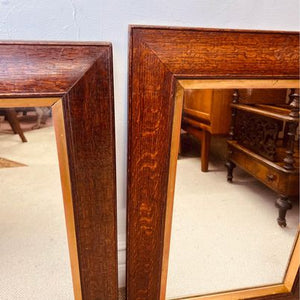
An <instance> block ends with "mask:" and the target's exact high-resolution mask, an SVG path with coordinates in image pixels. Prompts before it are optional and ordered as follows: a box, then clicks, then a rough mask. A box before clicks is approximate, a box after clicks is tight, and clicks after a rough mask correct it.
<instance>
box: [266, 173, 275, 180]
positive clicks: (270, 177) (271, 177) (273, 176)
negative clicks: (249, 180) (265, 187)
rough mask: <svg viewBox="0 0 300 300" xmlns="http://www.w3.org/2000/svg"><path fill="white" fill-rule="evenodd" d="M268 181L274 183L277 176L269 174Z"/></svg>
mask: <svg viewBox="0 0 300 300" xmlns="http://www.w3.org/2000/svg"><path fill="white" fill-rule="evenodd" d="M267 179H268V181H274V180H275V179H276V175H274V174H268V175H267Z"/></svg>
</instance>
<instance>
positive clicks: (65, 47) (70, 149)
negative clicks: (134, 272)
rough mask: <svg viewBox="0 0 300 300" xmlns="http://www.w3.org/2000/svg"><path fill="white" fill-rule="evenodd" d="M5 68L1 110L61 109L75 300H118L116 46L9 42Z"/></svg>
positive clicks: (0, 78)
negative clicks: (114, 69)
mask: <svg viewBox="0 0 300 300" xmlns="http://www.w3.org/2000/svg"><path fill="white" fill-rule="evenodd" d="M0 64H1V68H0V98H1V99H0V104H1V103H5V105H6V106H14V105H16V106H22V104H23V103H24V106H27V105H28V104H36V103H38V104H39V105H42V104H43V103H44V105H49V104H54V113H55V112H57V111H58V112H60V113H62V114H63V117H61V116H58V115H56V116H55V117H56V123H55V124H54V125H55V126H56V135H57V141H58V143H59V146H58V151H59V159H60V168H61V176H62V183H63V185H64V186H63V191H64V198H65V199H64V200H65V209H66V212H65V214H66V216H67V218H66V222H67V227H68V228H67V231H68V239H69V247H70V248H71V249H70V255H71V258H72V273H73V284H74V285H76V286H75V287H74V290H75V297H76V298H75V299H76V300H77V299H78V300H79V299H83V300H117V297H118V282H117V280H118V278H117V227H116V224H117V223H116V175H115V139H114V104H113V72H112V47H111V45H110V44H108V43H86V44H85V43H67V42H66V43H56V42H53V43H38V42H37V43H35V42H33V43H26V42H11V43H10V42H3V43H0ZM54 95H55V96H60V97H59V98H61V100H57V98H54V97H53V96H54ZM48 96H51V98H49V97H48ZM36 97H38V98H40V99H41V98H42V99H41V100H39V99H37V98H36ZM35 99H37V100H35ZM55 99H56V100H57V101H58V102H53V100H55ZM60 101H61V103H59V102H60ZM15 103H16V104H15ZM62 118H63V122H62ZM63 129H64V130H65V132H61V130H63ZM60 132H61V133H60ZM66 153H67V158H66ZM69 185H70V186H69Z"/></svg>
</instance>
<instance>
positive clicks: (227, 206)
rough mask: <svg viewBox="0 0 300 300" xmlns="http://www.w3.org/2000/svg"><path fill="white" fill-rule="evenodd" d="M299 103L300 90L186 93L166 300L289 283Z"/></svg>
mask: <svg viewBox="0 0 300 300" xmlns="http://www.w3.org/2000/svg"><path fill="white" fill-rule="evenodd" d="M298 109H299V95H298V90H297V89H290V88H285V89H282V88H281V89H249V88H247V86H245V87H244V88H239V89H234V88H232V89H220V88H215V89H199V90H188V89H186V90H185V91H184V97H183V109H182V112H180V113H182V118H181V125H180V126H178V125H177V126H178V128H180V133H179V132H177V133H174V134H175V135H176V134H177V135H178V136H180V142H179V151H178V160H177V170H176V183H175V195H174V207H173V219H172V230H171V242H170V253H169V267H168V276H167V291H166V298H167V299H179V298H180V299H181V298H186V297H193V296H199V295H205V294H212V293H220V292H225V291H231V290H240V289H248V288H254V287H261V286H268V285H274V284H279V283H282V282H283V281H284V278H285V276H286V274H287V270H288V266H289V264H290V259H291V256H292V254H293V250H294V246H295V241H296V237H297V236H298V226H299V225H298V224H299V201H298V194H299V193H298V190H299V185H298V181H299V160H298V158H299V151H298V149H299V139H298V134H297V130H298V129H297V128H298V120H299V112H298ZM175 126H176V124H175V125H174V128H175ZM173 139H174V135H173ZM176 153H177V152H176ZM174 159H177V157H176V158H174ZM226 167H227V168H226ZM274 203H275V204H276V207H277V208H276V207H275V205H274ZM276 219H277V220H276ZM277 223H278V224H279V225H280V226H278V224H277ZM294 255H295V253H294ZM296 255H298V254H296ZM296 268H298V267H297V266H296ZM195 299H196V298H195ZM226 299H227V298H226Z"/></svg>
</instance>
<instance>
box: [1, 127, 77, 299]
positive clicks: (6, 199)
mask: <svg viewBox="0 0 300 300" xmlns="http://www.w3.org/2000/svg"><path fill="white" fill-rule="evenodd" d="M26 138H27V139H28V142H27V143H22V142H21V140H20V138H19V136H18V135H13V134H10V133H5V134H0V156H1V157H3V158H5V159H7V160H9V161H17V162H21V163H22V164H26V165H27V166H25V167H22V168H1V169H0V195H1V201H0V259H1V264H0V274H1V276H0V299H1V300H28V299H30V300H71V299H74V297H73V288H72V280H71V272H70V263H69V254H68V246H67V237H66V229H65V218H64V211H63V201H62V194H61V186H60V177H59V169H58V161H57V150H56V143H55V135H54V131H53V128H52V127H48V128H42V129H38V130H33V131H27V132H26Z"/></svg>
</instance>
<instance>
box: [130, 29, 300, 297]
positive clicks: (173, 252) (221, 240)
mask: <svg viewBox="0 0 300 300" xmlns="http://www.w3.org/2000/svg"><path fill="white" fill-rule="evenodd" d="M129 73H130V74H129V139H128V143H129V146H128V206H127V299H128V300H131V299H143V300H166V299H195V300H196V299H197V300H200V299H203V300H204V299H211V300H212V299H222V300H224V299H228V300H229V299H250V298H251V299H296V297H297V296H296V294H297V292H298V281H297V279H296V278H297V276H298V275H297V274H298V271H299V239H298V235H299V233H298V228H299V215H298V213H299V212H298V210H299V209H297V207H298V206H297V205H298V201H297V200H298V199H297V193H298V188H297V183H296V182H297V180H298V178H299V175H298V174H299V171H298V170H299V166H298V161H297V158H295V157H294V146H295V144H297V143H294V142H291V140H292V139H294V138H295V136H296V132H295V131H294V130H292V131H293V133H291V131H290V130H288V129H286V130H284V129H283V127H284V126H285V125H286V124H289V122H292V123H293V122H294V121H295V122H294V123H295V124H298V120H299V112H298V109H299V95H298V94H297V92H298V90H297V89H298V88H299V39H298V32H274V31H250V30H222V29H199V28H176V27H151V26H150V27H149V26H131V27H130V54H129ZM280 93H281V96H280V97H279V96H278V95H279V94H280ZM195 94H196V96H195V97H194V96H193V95H195ZM255 95H258V96H257V97H256V96H255ZM262 95H264V96H262ZM270 95H272V96H270ZM193 97H194V98H193ZM249 97H250V98H249ZM255 97H256V98H255ZM278 97H279V98H280V99H281V100H280V101H279V102H280V103H278V102H276V101H275V99H277V98H278ZM196 98H197V99H198V100H195V99H196ZM207 99H210V104H209V105H205V104H204V103H205V101H206V100H207ZM228 99H229V101H227V100H228ZM231 99H233V103H232V104H230V102H231ZM247 99H248V100H247ZM249 99H250V100H249ZM253 99H254V100H253ZM258 99H259V100H258ZM270 99H272V100H271V101H270ZM239 100H241V101H240V102H239ZM197 101H198V102H197ZM212 103H215V110H214V113H212V107H213V104H212ZM224 103H226V106H223V104H224ZM268 104H280V105H279V106H280V107H281V108H280V111H281V109H287V110H286V111H285V113H284V114H285V116H287V118H288V119H286V120H285V121H282V123H280V124H281V125H280V126H279V127H280V129H279V127H278V132H277V133H276V134H275V136H276V137H279V136H280V134H283V136H286V137H287V136H289V138H288V140H290V142H287V144H289V146H288V147H290V148H289V149H287V150H285V152H284V155H287V154H288V155H289V158H290V159H291V158H292V157H293V158H292V162H291V161H290V160H289V159H287V158H286V157H285V158H283V160H284V161H290V162H291V163H292V164H293V163H295V169H297V170H296V171H295V169H293V168H294V167H293V168H292V169H293V171H292V172H293V174H295V173H297V175H296V177H295V181H293V182H292V183H291V184H290V186H291V187H292V189H294V192H291V190H290V188H288V183H287V181H286V180H284V179H278V178H280V175H279V174H277V173H276V175H274V174H269V173H268V172H267V169H268V168H267V167H266V166H269V168H272V167H275V165H274V160H273V161H272V162H271V163H269V162H268V161H267V159H266V158H265V157H266V156H260V155H258V154H257V153H256V152H255V151H256V150H253V148H251V149H252V150H253V151H254V154H253V153H252V152H251V151H252V150H251V151H250V150H249V151H248V150H247V151H245V152H243V151H244V150H245V149H244V148H245V147H246V146H245V145H246V144H243V147H240V145H239V146H238V147H239V151H241V152H239V154H238V155H237V156H239V155H240V156H239V159H240V158H241V157H242V152H243V155H244V156H243V158H244V159H245V161H243V162H241V160H239V159H237V157H235V156H234V155H235V154H236V151H237V150H236V148H235V146H233V142H235V140H238V139H237V138H236V137H235V135H234V134H237V132H240V133H242V134H243V133H244V132H245V131H246V130H247V129H248V128H252V127H253V126H254V125H253V124H260V125H259V126H258V127H255V126H254V129H253V128H252V136H254V137H256V136H260V132H261V131H262V127H261V126H263V127H264V126H265V125H262V124H265V123H264V122H261V121H258V122H256V121H255V122H254V121H253V119H252V117H251V118H250V117H249V116H248V115H246V117H243V118H240V117H239V115H240V113H237V112H239V111H240V108H241V106H242V107H243V109H242V110H243V111H244V112H245V111H247V110H248V109H250V110H251V112H250V113H255V114H258V115H259V118H261V116H263V117H268V118H269V117H270V115H269V114H266V113H265V109H266V107H267V108H268V109H269V108H270V107H269V106H268ZM283 107H285V108H283ZM198 108H201V109H202V112H199V111H198V112H197V109H198ZM276 109H277V108H275V111H274V110H273V108H272V112H271V118H270V119H274V118H275V119H277V120H278V118H279V115H277V113H279V111H278V110H276ZM231 110H232V112H231ZM281 112H282V113H283V111H281ZM217 113H219V114H221V116H219V119H217V123H218V124H219V128H220V130H224V131H225V132H228V134H229V133H230V136H231V137H233V138H232V139H231V141H230V139H229V138H227V137H228V134H225V132H222V133H223V135H224V134H225V135H224V136H225V144H224V143H223V142H222V141H221V142H222V143H223V144H221V147H219V148H221V150H222V151H225V152H226V155H224V157H222V159H221V160H219V161H217V162H216V163H215V162H210V160H209V165H208V163H207V159H206V160H205V159H203V157H206V156H207V155H206V154H207V153H208V152H209V150H208V149H209V147H208V146H203V145H205V143H206V145H207V143H208V145H209V140H210V138H211V135H213V134H214V133H216V136H217V135H218V134H219V133H221V132H219V131H217V130H216V131H213V129H211V128H210V127H211V126H212V125H211V122H212V119H213V118H215V116H216V115H217ZM247 113H248V112H247ZM273 113H274V114H273ZM210 114H211V117H210ZM225 115H227V116H228V118H225ZM275 115H276V116H277V117H278V118H277V117H275ZM251 116H252V115H251ZM189 117H190V118H189ZM197 117H198V118H199V119H200V120H202V121H203V120H204V121H203V122H202V123H203V124H202V125H201V127H200V126H198V125H197V124H196V122H197V121H199V119H197ZM290 117H295V119H289V118H290ZM239 118H240V119H239ZM228 119H229V121H228ZM242 119H243V121H245V120H246V121H248V120H251V122H250V125H248V124H243V126H242V125H238V124H237V122H238V121H239V122H240V123H239V124H241V122H242ZM268 120H269V119H268ZM184 121H185V123H183V122H184ZM276 122H277V121H276ZM280 122H281V121H280ZM294 123H293V124H294ZM230 124H231V125H230ZM268 126H269V125H268ZM268 126H267V127H268ZM271 127H272V126H271ZM292 127H293V126H291V127H289V128H292ZM294 127H297V126H294ZM226 128H227V129H226ZM240 128H242V130H240ZM264 128H265V127H264ZM196 129H197V130H196ZM225 129H226V130H227V131H226V130H225ZM237 129H239V130H237ZM269 129H270V127H268V130H269ZM279 131H280V134H279ZM283 131H284V132H286V134H284V132H283ZM288 131H289V132H290V133H289V134H287V132H288ZM207 132H208V133H207ZM253 132H254V133H253ZM186 136H188V137H186ZM190 136H194V137H196V139H195V140H197V138H198V139H200V140H201V143H200V146H199V147H201V149H200V151H201V164H202V165H201V168H200V159H199V162H197V159H198V157H197V158H195V157H192V159H185V157H188V156H189V155H187V156H185V155H184V154H182V152H186V151H185V150H183V148H188V150H190V149H191V148H192V150H193V149H194V148H193V147H191V145H194V144H197V141H194V140H193V139H190ZM263 136H264V138H266V136H268V138H267V142H263V143H260V142H255V143H254V145H257V144H259V145H264V144H265V143H266V145H269V137H270V132H269V131H268V134H266V135H263ZM283 139H284V138H281V140H283ZM296 140H297V138H296ZM212 142H213V141H212ZM274 143H275V142H274ZM276 143H277V141H276ZM179 144H180V147H179ZM212 144H213V143H212ZM217 144H218V141H217ZM287 144H285V142H284V145H287ZM195 147H197V145H196V146H195ZM179 148H180V149H179ZM211 148H212V147H211ZM228 149H229V150H228ZM242 150H243V151H242ZM197 151H198V150H196V152H197ZM245 153H246V154H245ZM252 154H253V155H252ZM210 155H211V154H210ZM180 156H183V158H184V159H182V158H180ZM192 156H193V155H192ZM178 158H179V159H178ZM247 159H248V161H247ZM259 159H262V160H263V162H262V163H261V166H260V167H258V164H259ZM293 159H294V160H293ZM295 160H296V161H295ZM184 161H185V162H184ZM188 161H189V162H188ZM194 161H195V163H194ZM220 161H221V163H220ZM226 161H227V166H231V167H229V168H228V173H227V172H226V170H225V166H224V164H226ZM246 161H247V162H246ZM190 162H191V163H190ZM187 165H189V166H190V167H189V168H187V169H184V168H186V167H185V166H187ZM192 165H193V166H195V169H193V170H192V169H191V168H192ZM235 165H238V167H237V169H239V171H236V172H237V173H239V172H240V173H239V174H237V177H235V176H233V178H234V179H233V183H230V181H232V169H233V166H235ZM176 166H177V173H176ZM245 166H247V167H245ZM253 166H255V167H253ZM197 168H198V169H197ZM288 168H289V167H288V166H287V165H285V167H283V165H280V167H278V168H277V167H275V169H276V170H277V171H279V169H280V170H281V171H282V172H283V173H284V174H287V173H286V171H285V170H287V169H288ZM201 169H202V170H201ZM262 169H264V170H265V172H266V173H264V176H265V177H266V179H263V180H262V179H260V174H261V173H260V172H261V171H260V170H262ZM268 170H269V169H268ZM207 171H208V172H207ZM244 171H246V172H244ZM281 171H280V172H281ZM243 172H244V173H243ZM219 174H223V175H222V176H221V177H220V178H221V179H220V180H219V181H218V179H217V176H219ZM249 174H250V175H249ZM211 176H215V177H214V178H212V179H211V180H213V181H208V178H210V177H211ZM253 176H254V177H255V178H254V177H253ZM284 176H286V175H284ZM226 178H227V179H226ZM235 178H236V179H235ZM256 179H259V180H256ZM175 180H176V184H175ZM227 180H228V181H229V182H227ZM223 182H224V183H223ZM250 182H252V183H253V184H254V185H253V186H251V183H250ZM275 182H276V184H277V183H278V182H280V183H282V182H284V184H282V186H283V188H285V189H288V190H289V192H285V191H283V190H280V191H279V190H278V186H277V185H276V187H275ZM182 183H185V184H183V185H180V184H182ZM271 184H272V186H270V185H271ZM270 187H271V188H270ZM240 188H241V190H243V191H242V195H243V196H240V194H239V195H238V194H236V192H237V190H238V189H240ZM228 189H229V190H230V193H233V194H230V195H231V196H229V197H227V193H228ZM245 189H247V192H250V193H252V194H251V195H252V196H253V197H256V196H257V195H259V196H260V198H259V199H257V201H258V202H255V203H257V204H254V202H253V201H254V200H252V199H254V198H252V196H249V195H250V194H247V193H246V194H245ZM190 190H193V193H192V194H194V195H196V198H195V199H194V198H192V197H191V196H190V194H188V192H190ZM274 191H277V192H278V193H279V196H278V197H279V199H281V200H277V201H276V206H277V207H278V208H279V216H278V211H277V209H276V207H275V206H274V202H275V199H276V198H278V197H277V195H278V193H277V194H276V193H274ZM269 192H270V193H271V194H270V195H269ZM174 193H175V196H174ZM216 193H217V195H215V196H216V197H215V198H213V197H212V196H213V194H216ZM285 193H288V194H290V195H292V196H293V197H294V196H295V199H293V201H291V200H290V199H288V197H287V196H286V195H285ZM267 194H268V195H267ZM180 195H181V197H180ZM182 195H183V196H182ZM268 197H269V198H268ZM247 199H251V203H248V204H247ZM264 199H269V200H265V201H264ZM270 199H272V200H270ZM180 200H182V201H180ZM237 200H239V201H237ZM255 201H256V200H255ZM292 202H293V205H294V206H295V207H294V209H291V210H290V211H291V212H292V211H293V213H290V211H289V212H288V214H287V223H288V225H287V226H286V219H285V217H286V212H287V210H288V209H290V208H291V206H292ZM262 203H263V204H262ZM265 204H268V205H270V204H271V205H270V206H268V208H267V207H262V206H261V205H265ZM231 205H232V206H231ZM239 206H240V207H241V210H240V211H238V209H237V207H239ZM252 208H253V210H251V209H252ZM210 209H212V211H211V212H209V210H210ZM267 211H271V212H272V213H271V217H270V221H267V218H268V217H267V216H266V215H268V213H266V212H267ZM255 216H259V218H260V217H262V219H260V220H258V219H257V220H255V219H254V217H255ZM276 217H278V223H279V225H280V226H278V224H277V222H276ZM172 218H173V221H172ZM292 219H293V221H292ZM178 220H179V221H180V220H181V221H182V220H184V221H182V223H181V224H179V225H178V223H176V222H177V221H178ZM191 220H192V222H191ZM267 223H268V224H269V225H270V227H269V229H266V228H267V227H268V226H265V225H266V224H267ZM229 224H230V225H229ZM246 224H247V225H246ZM271 224H272V225H271ZM215 228H216V229H217V230H216V231H215V232H214V229H215ZM184 229H185V231H184ZM201 230H202V231H201ZM229 230H231V231H229ZM264 234H265V235H264ZM179 235H180V236H181V238H178V236H179ZM281 235H282V236H285V237H288V236H289V242H287V240H285V242H283V241H281V242H279V241H280V238H279V236H281ZM258 236H259V237H262V240H261V241H258V240H257V237H258ZM210 237H212V238H210ZM246 237H247V238H246ZM248 237H249V238H251V237H252V238H253V239H252V240H251V241H250V240H248ZM270 237H272V238H270ZM170 240H171V245H170ZM195 241H196V242H195ZM237 241H239V242H238V243H236V242H237ZM265 241H276V243H275V244H276V245H271V244H268V243H265ZM232 245H234V247H231V246H232ZM279 245H281V246H282V248H281V246H279ZM230 247H231V248H230ZM280 248H281V249H284V250H283V252H281V250H280ZM261 249H268V250H266V252H264V251H263V250H261ZM215 250H216V251H215ZM223 250H224V251H223ZM257 250H259V251H257ZM232 251H235V252H232ZM224 253H227V254H228V253H229V256H227V257H225V256H224V255H223V254H224ZM241 253H246V254H249V256H247V255H246V256H243V255H241ZM275 253H277V254H278V253H280V254H279V255H278V256H276V255H275ZM283 253H285V254H283ZM275 256H276V258H275ZM262 257H263V258H266V260H265V261H264V262H263V261H262V260H261V258H262ZM278 259H279V260H278ZM270 260H271V261H272V262H271V263H270ZM187 262H189V264H188V263H187ZM252 262H254V265H251V263H252ZM210 266H213V267H211V268H210ZM231 266H233V268H231ZM234 269H235V270H234ZM268 270H269V271H270V272H269V273H270V274H271V275H274V273H276V272H277V271H278V270H279V273H278V277H276V278H275V277H272V276H271V277H269V278H262V277H264V275H265V274H266V273H268V272H267V271H268ZM274 270H275V271H276V272H274ZM234 271H235V272H236V273H234ZM170 272H171V273H170ZM172 272H173V273H172ZM234 274H235V275H234ZM248 275H249V276H248ZM260 275H263V276H262V277H260ZM244 277H248V278H249V281H243V280H242V281H240V280H238V281H235V280H234V278H237V279H240V278H244ZM259 277H260V280H261V281H255V280H253V279H254V278H259ZM227 279H228V280H227ZM226 281H228V285H226V284H225V285H223V282H226ZM192 282H193V283H194V284H192ZM233 282H234V283H233ZM210 283H212V285H211V286H210V287H209V285H210ZM172 287H173V290H172ZM182 287H184V288H183V289H182Z"/></svg>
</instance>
